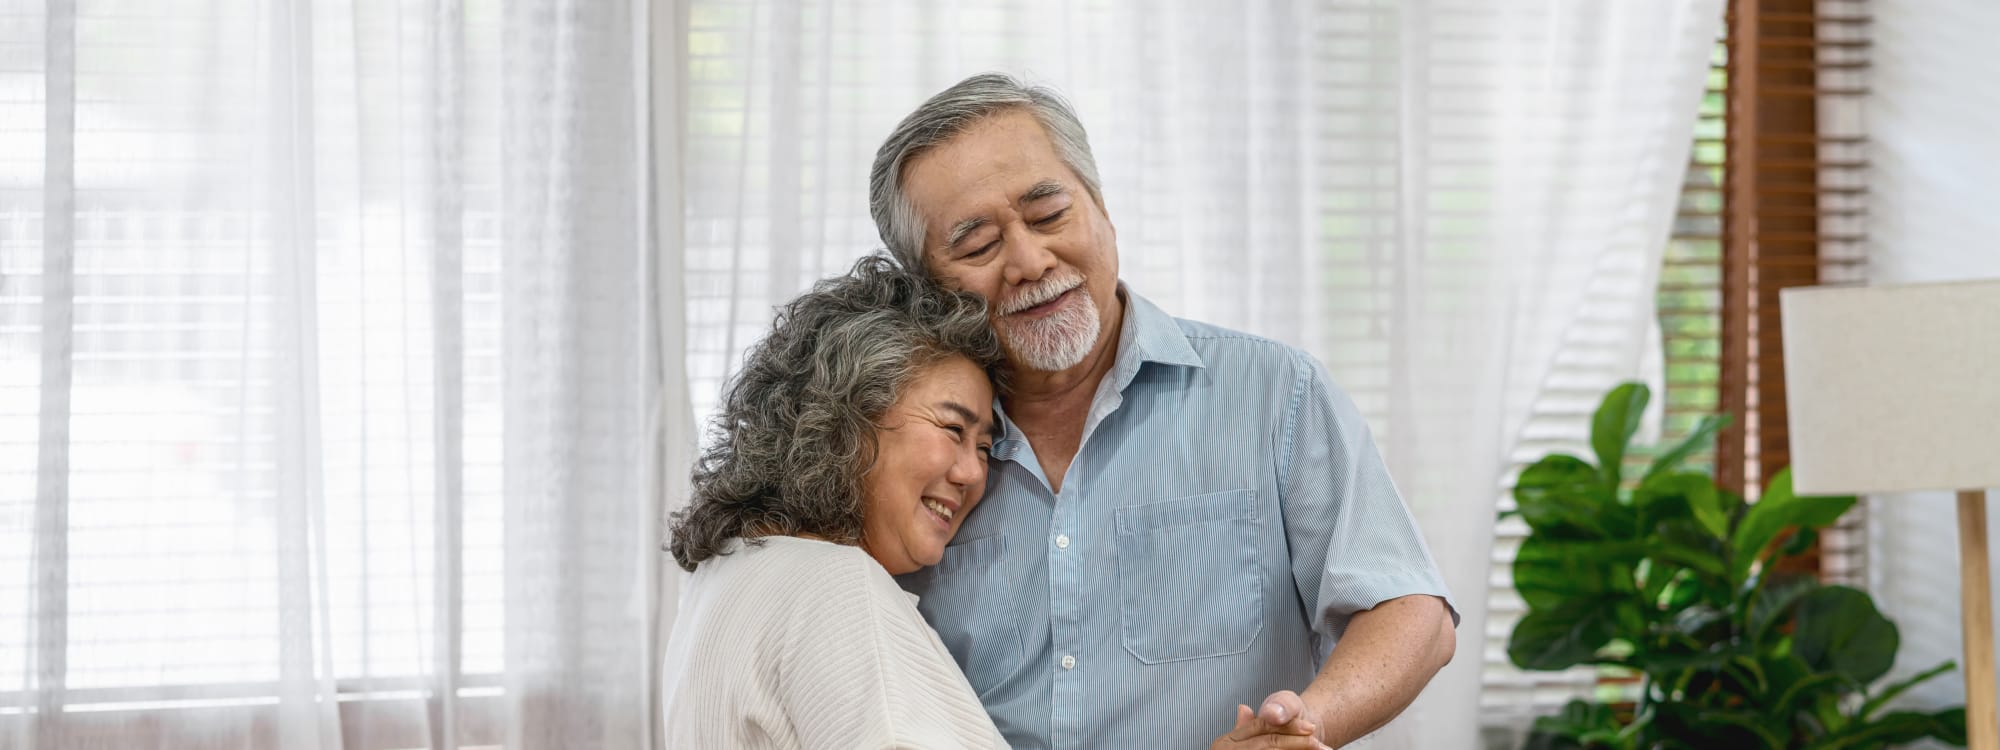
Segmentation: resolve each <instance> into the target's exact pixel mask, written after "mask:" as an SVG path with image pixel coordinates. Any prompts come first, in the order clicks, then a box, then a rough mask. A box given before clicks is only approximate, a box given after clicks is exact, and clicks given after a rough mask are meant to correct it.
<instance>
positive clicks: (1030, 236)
mask: <svg viewBox="0 0 2000 750" xmlns="http://www.w3.org/2000/svg"><path fill="white" fill-rule="evenodd" d="M1012 234H1013V236H1010V237H1006V238H1004V239H1005V241H1004V242H1002V243H1001V245H1000V246H1001V252H1004V253H1006V254H1007V257H1006V262H1007V269H1006V272H1007V285H1008V286H1014V285H1017V284H1025V283H1028V282H1031V281H1039V280H1041V278H1042V274H1045V273H1048V272H1049V271H1050V270H1053V269H1054V268H1055V267H1056V263H1057V262H1058V261H1057V259H1056V254H1055V253H1054V252H1053V251H1051V250H1050V249H1049V246H1048V242H1049V240H1048V238H1046V237H1040V236H1037V235H1036V234H1035V233H1033V232H1029V231H1027V228H1026V227H1021V228H1020V229H1017V230H1016V231H1014V232H1013V233H1012Z"/></svg>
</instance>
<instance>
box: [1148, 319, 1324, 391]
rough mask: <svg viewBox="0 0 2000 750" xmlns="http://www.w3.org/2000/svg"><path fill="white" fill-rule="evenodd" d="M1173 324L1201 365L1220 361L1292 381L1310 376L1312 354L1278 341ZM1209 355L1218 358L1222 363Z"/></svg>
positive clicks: (1182, 322)
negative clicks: (1281, 376) (1270, 373)
mask: <svg viewBox="0 0 2000 750" xmlns="http://www.w3.org/2000/svg"><path fill="white" fill-rule="evenodd" d="M1174 324H1175V325H1177V326H1179V327H1180V330H1181V335H1183V336H1186V337H1187V341H1188V346H1190V347H1192V348H1193V349H1194V350H1195V353H1196V354H1199V355H1200V356H1201V357H1202V360H1203V362H1204V364H1208V365H1211V366H1212V365H1214V364H1216V363H1218V361H1220V362H1225V363H1233V364H1235V365H1236V366H1237V367H1241V368H1247V369H1249V370H1252V371H1264V370H1268V371H1271V372H1272V373H1273V374H1285V375H1291V376H1294V377H1303V376H1305V375H1308V374H1309V373H1310V372H1311V369H1310V368H1311V366H1312V365H1311V363H1312V362H1313V358H1312V355H1311V354H1308V353H1307V352H1306V351H1305V350H1304V349H1300V348H1298V347H1296V346H1292V345H1291V344H1287V343H1285V342H1282V341H1279V340H1277V339H1273V338H1269V337H1266V336H1259V335H1257V334H1254V333H1245V332H1243V331H1238V330H1236V329H1233V328H1225V327H1223V326H1219V325H1215V324H1214V323H1205V322H1202V321H1199V320H1188V319H1186V318H1174ZM1211 355H1219V356H1220V357H1221V359H1220V360H1218V359H1217V358H1216V357H1212V356H1211Z"/></svg>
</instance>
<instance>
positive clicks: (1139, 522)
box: [899, 285, 1457, 748]
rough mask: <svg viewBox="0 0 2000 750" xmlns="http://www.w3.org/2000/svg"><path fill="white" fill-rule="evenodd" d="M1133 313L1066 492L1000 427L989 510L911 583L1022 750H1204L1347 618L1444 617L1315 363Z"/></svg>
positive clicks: (1381, 477) (1297, 682)
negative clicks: (1389, 607)
mask: <svg viewBox="0 0 2000 750" xmlns="http://www.w3.org/2000/svg"><path fill="white" fill-rule="evenodd" d="M1120 291H1121V292H1125V299H1126V305H1125V315H1124V322H1123V324H1122V326H1121V328H1120V334H1119V340H1118V352H1117V358H1116V360H1115V362H1114V364H1113V366H1112V370H1111V372H1110V373H1109V374H1108V375H1106V377H1105V379H1104V381H1103V383H1102V384H1101V385H1100V386H1099V388H1098V390H1097V393H1096V395H1095V397H1094V398H1093V400H1092V404H1091V408H1090V414H1089V415H1088V418H1087V419H1086V421H1085V423H1084V431H1083V443H1082V447H1081V448H1080V450H1079V451H1078V452H1077V455H1076V458H1075V459H1074V460H1073V461H1072V462H1071V463H1070V466H1069V469H1068V474H1067V475H1066V479H1065V480H1064V482H1063V488H1062V491H1061V492H1060V493H1057V492H1051V491H1050V489H1049V483H1048V481H1047V478H1046V477H1045V476H1044V475H1043V473H1042V468H1041V464H1040V462H1039V461H1037V460H1036V459H1035V456H1034V449H1033V447H1032V446H1030V445H1028V442H1027V439H1026V438H1025V437H1023V436H1022V434H1021V432H1020V430H1019V429H1017V428H1016V427H1015V426H1014V425H1013V424H1012V423H1011V422H1006V421H1005V420H1004V413H1003V414H1002V417H1003V423H1004V425H1005V428H1006V434H1005V436H1004V437H1002V438H1001V440H999V441H998V442H997V443H996V444H995V445H994V449H993V459H994V460H993V463H992V468H991V471H990V475H989V477H988V490H987V493H986V497H985V500H984V501H983V502H981V503H980V504H979V506H978V507H977V508H975V509H974V510H973V512H972V514H971V516H970V517H969V518H967V519H966V521H965V524H964V526H963V527H962V528H961V529H960V530H959V532H958V536H957V538H956V539H954V540H953V543H952V545H951V546H950V547H948V548H946V550H945V554H944V559H943V560H942V561H940V562H939V564H938V565H936V566H933V567H931V568H928V569H926V570H923V571H919V572H917V573H912V574H910V575H907V576H903V577H901V578H900V579H899V581H900V582H901V583H902V585H903V587H904V588H905V589H907V590H909V591H910V592H912V593H915V594H917V595H919V596H920V597H922V599H921V601H920V603H919V605H918V608H919V609H920V610H921V611H922V612H923V615H924V617H925V618H926V619H928V620H929V621H930V622H931V624H932V625H933V626H934V627H936V628H937V631H938V635H939V636H940V637H942V638H943V640H944V643H945V646H946V647H947V648H949V649H950V650H951V653H952V656H953V657H954V658H955V659H956V660H957V661H958V665H959V667H960V668H961V669H963V670H965V674H966V677H967V679H969V680H970V681H971V683H972V687H973V689H974V690H975V691H976V692H978V694H979V699H980V701H981V702H982V703H984V704H985V706H986V710H987V712H988V713H991V714H992V715H993V720H994V722H995V723H997V724H998V725H999V727H1000V731H1001V732H1002V733H1003V734H1004V735H1006V738H1007V740H1008V742H1009V743H1011V744H1012V745H1013V746H1014V747H1049V748H1098V747H1149V748H1150V747H1207V746H1208V743H1209V742H1210V741H1211V740H1213V739H1215V738H1216V737H1218V736H1220V735H1222V734H1223V733H1225V732H1228V731H1229V729H1230V727H1231V725H1232V722H1233V719H1234V716H1235V714H1234V711H1235V708H1236V704H1238V703H1247V704H1250V705H1252V706H1255V705H1256V704H1257V702H1258V701H1261V700H1263V698H1264V697H1265V696H1266V695H1269V694H1270V693H1272V692H1274V691H1277V690H1303V689H1304V688H1305V687H1306V685H1308V684H1309V683H1311V681H1312V679H1313V676H1314V675H1315V674H1317V672H1318V669H1319V666H1320V664H1321V663H1322V662H1323V661H1324V660H1325V657H1326V655H1327V654H1328V653H1329V652H1330V650H1331V649H1332V647H1333V641H1334V640H1335V639H1337V638H1338V637H1339V636H1340V633H1341V631H1342V630H1343V629H1344V628H1345V627H1346V625H1347V621H1348V618H1349V617H1350V616H1351V615H1352V614H1353V613H1355V612H1358V611H1361V610H1365V609H1369V608H1372V607H1374V606H1375V605H1377V604H1380V603H1382V602H1384V601H1387V600H1389V599H1394V598H1396V597H1399V596H1406V595H1410V594H1432V595H1436V596H1445V595H1446V594H1445V587H1444V582H1443V579H1442V578H1441V577H1440V576H1439V574H1438V571H1437V565H1436V564H1435V563H1433V562H1432V561H1431V556H1430V552H1429V550H1427V549H1426V548H1425V546H1424V541H1423V536H1422V534H1421V533H1419V531H1418V530H1417V526H1416V522H1415V521H1414V520H1413V519H1412V518H1411V517H1410V514H1409V511H1408V509H1406V508H1405V507H1404V506H1403V502H1402V498H1401V497H1400V496H1399V495H1398V494H1397V492H1396V487H1395V485H1394V484H1393V483H1391V482H1390V480H1389V472H1388V469H1387V468H1386V467H1385V466H1384V465H1383V463H1382V459H1381V456H1380V454H1378V453H1377V452H1376V449H1375V444H1374V441H1373V439H1372V438H1371V437H1369V433H1368V426H1367V424H1366V423H1365V422H1364V421H1363V420H1362V418H1361V415H1360V414H1359V413H1358V412H1357V411H1356V410H1355V408H1354V405H1353V403H1352V402H1350V401H1349V400H1348V398H1347V396H1346V394H1344V393H1342V392H1341V391H1340V390H1339V389H1338V388H1336V387H1334V385H1333V384H1332V383H1331V382H1330V381H1329V380H1328V378H1327V375H1326V371H1325V370H1324V369H1323V368H1322V367H1321V366H1320V364H1319V363H1318V361H1316V360H1314V359H1313V358H1312V357H1311V356H1310V355H1307V354H1306V353H1305V352H1302V351H1300V350H1298V349H1295V348H1292V347H1289V346H1286V345H1284V344H1280V343H1277V342H1274V341H1270V340H1267V339H1262V338H1258V337H1255V336H1250V335H1247V334H1242V333H1237V332H1235V331H1229V330H1225V329H1222V328H1217V327H1215V326H1210V325H1205V324H1202V323H1195V322H1190V321H1185V320H1176V319H1175V318H1172V317H1170V316H1168V315H1167V314H1166V313H1165V312H1164V311H1162V310H1160V309H1159V308H1158V307H1155V306H1154V305H1153V304H1152V303H1150V302H1147V301H1146V300H1145V299H1143V298H1141V297H1140V296H1138V295H1137V294H1132V293H1130V292H1128V291H1126V289H1125V288H1124V287H1123V286H1122V285H1121V287H1120ZM1453 618H1454V621H1455V620H1456V618H1457V614H1456V612H1454V614H1453Z"/></svg>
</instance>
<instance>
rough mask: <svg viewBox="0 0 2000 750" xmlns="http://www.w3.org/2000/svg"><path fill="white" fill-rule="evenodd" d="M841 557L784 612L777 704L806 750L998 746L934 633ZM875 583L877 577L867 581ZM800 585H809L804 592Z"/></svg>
mask: <svg viewBox="0 0 2000 750" xmlns="http://www.w3.org/2000/svg"><path fill="white" fill-rule="evenodd" d="M872 565H874V562H873V561H872V560H867V559H865V558H854V557H846V558H844V559H840V560H838V561H837V562H835V563H834V564H829V565H826V566H825V567H824V568H822V569H821V570H820V571H819V572H818V574H817V575H813V576H811V579H812V580H813V584H818V585H807V586H802V587H801V589H800V591H799V596H798V597H797V598H796V599H795V600H794V601H793V602H792V603H791V605H792V606H789V607H786V608H785V609H786V610H787V612H788V617H790V619H791V622H790V628H789V630H790V631H791V632H790V634H789V637H788V638H787V648H786V651H785V664H784V669H783V673H782V674H783V677H782V681H781V684H780V691H781V693H782V694H781V695H780V696H779V698H780V700H781V701H782V702H783V705H784V706H785V707H786V709H785V710H786V712H787V714H789V717H790V719H791V721H792V726H793V729H794V730H795V731H796V732H797V733H798V738H799V740H800V742H802V743H803V744H804V745H805V746H806V747H829V748H832V747H837V748H871V749H873V748H884V749H886V748H962V747H1004V743H1002V742H1001V741H1000V737H999V732H998V730H996V729H994V728H993V722H992V719H990V718H988V717H987V715H986V711H985V709H984V708H982V707H981V706H980V704H979V700H978V698H977V697H976V696H974V695H973V694H972V688H971V686H969V685H968V684H967V683H966V681H965V677H964V675H963V674H961V673H960V672H959V670H958V666H957V665H956V664H954V663H953V662H952V661H951V656H950V654H948V653H947V652H946V651H945V650H944V648H943V646H942V645H940V644H939V643H938V640H937V636H936V635H935V634H934V633H933V632H932V631H931V630H930V627H929V626H928V625H926V624H925V623H924V622H923V619H922V618H921V616H919V615H918V614H917V611H916V609H915V607H913V606H911V605H910V602H909V601H908V600H907V598H905V597H906V595H905V594H904V593H903V592H902V590H901V589H898V588H897V587H896V585H895V582H894V581H893V580H892V579H891V578H889V576H888V574H887V573H886V572H885V571H882V570H879V569H875V570H870V569H869V567H868V566H872ZM876 579H880V580H876ZM806 589H811V590H810V591H808V590H806Z"/></svg>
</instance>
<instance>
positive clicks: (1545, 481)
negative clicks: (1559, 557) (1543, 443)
mask: <svg viewBox="0 0 2000 750" xmlns="http://www.w3.org/2000/svg"><path fill="white" fill-rule="evenodd" d="M1514 504H1515V506H1516V507H1518V508H1519V509H1520V511H1521V520H1523V521H1526V522H1528V527H1529V528H1531V529H1534V530H1535V533H1537V534H1547V535H1552V536H1559V537H1563V538H1569V539H1601V538H1604V537H1606V536H1609V535H1610V534H1609V533H1608V530H1607V524H1606V519H1607V518H1608V517H1610V516H1612V515H1614V514H1616V513H1618V512H1621V511H1622V512H1623V513H1625V514H1628V515H1629V514H1630V513H1631V509H1629V508H1625V507H1624V506H1621V505H1619V504H1618V501H1617V494H1616V492H1615V491H1608V490H1607V488H1606V486H1605V485H1603V484H1601V483H1600V482H1599V480H1598V475H1597V469H1595V468H1593V467H1592V466H1591V465H1590V464H1588V463H1585V462H1584V461H1583V459H1580V458H1577V457H1575V456H1570V455H1564V454H1560V453H1557V454H1552V455H1549V456H1547V457H1545V458H1543V459H1542V460H1540V461H1536V462H1535V463H1534V465H1532V466H1529V467H1528V468H1526V469H1523V470H1521V478H1520V479H1518V480H1516V481H1515V482H1514ZM1628 535H1629V534H1628Z"/></svg>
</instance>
